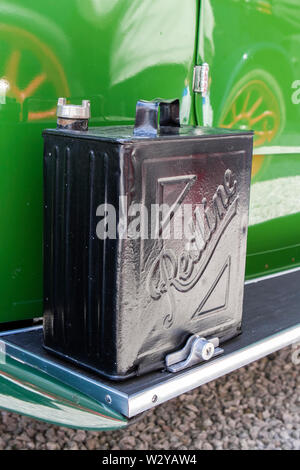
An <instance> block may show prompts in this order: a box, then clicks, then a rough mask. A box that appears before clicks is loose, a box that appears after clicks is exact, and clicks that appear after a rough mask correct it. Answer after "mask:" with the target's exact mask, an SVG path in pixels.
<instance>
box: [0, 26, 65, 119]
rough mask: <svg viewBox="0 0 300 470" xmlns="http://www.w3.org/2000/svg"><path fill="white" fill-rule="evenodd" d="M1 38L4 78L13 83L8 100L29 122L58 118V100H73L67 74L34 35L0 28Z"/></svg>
mask: <svg viewBox="0 0 300 470" xmlns="http://www.w3.org/2000/svg"><path fill="white" fill-rule="evenodd" d="M0 38H1V46H2V47H0V52H1V62H2V63H1V64H0V67H1V68H0V77H2V78H3V79H5V80H7V81H8V83H9V89H8V92H7V96H9V97H12V98H14V99H15V100H16V101H17V102H18V103H19V104H20V105H21V116H20V118H21V119H23V118H24V116H23V114H24V106H26V107H27V109H26V111H27V119H28V121H33V120H39V119H47V118H50V117H52V116H55V112H56V106H55V105H53V102H54V100H56V99H57V96H60V95H62V96H69V87H68V84H67V80H66V77H65V74H64V70H63V68H62V66H61V64H60V62H59V61H58V59H57V57H56V56H55V54H54V53H53V52H52V50H51V49H50V48H49V47H48V46H47V45H46V44H44V43H43V42H42V41H40V39H38V38H37V37H36V36H34V35H33V34H32V33H30V32H28V31H26V30H24V29H21V28H19V27H16V26H11V25H6V24H0ZM41 97H42V98H41ZM44 97H47V99H45V98H44ZM49 103H50V104H49Z"/></svg>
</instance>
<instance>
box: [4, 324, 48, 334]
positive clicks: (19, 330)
mask: <svg viewBox="0 0 300 470" xmlns="http://www.w3.org/2000/svg"><path fill="white" fill-rule="evenodd" d="M40 328H43V325H35V326H27V327H26V328H18V329H16V330H5V331H1V332H0V337H1V336H8V335H15V334H18V333H26V332H27V331H34V330H38V329H40Z"/></svg>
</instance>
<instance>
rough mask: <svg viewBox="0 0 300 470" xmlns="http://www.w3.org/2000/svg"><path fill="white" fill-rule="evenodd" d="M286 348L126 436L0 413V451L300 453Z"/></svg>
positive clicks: (297, 378) (295, 372) (299, 378)
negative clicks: (183, 450)
mask: <svg viewBox="0 0 300 470" xmlns="http://www.w3.org/2000/svg"><path fill="white" fill-rule="evenodd" d="M291 354H292V349H291V348H286V349H284V350H282V351H280V352H278V353H276V354H272V355H270V356H268V357H266V358H264V359H261V360H260V361H257V362H256V363H253V364H251V365H250V366H248V367H245V368H243V369H240V370H239V371H237V372H234V373H232V374H230V375H228V376H226V377H223V378H221V379H218V380H216V381H214V382H211V383H210V384H208V385H205V386H203V387H201V388H200V389H198V390H195V391H192V392H190V393H186V394H185V395H182V396H181V397H179V398H177V399H174V400H171V401H169V402H168V403H165V404H163V405H160V406H158V407H157V408H156V409H154V410H153V411H151V412H149V413H147V414H146V415H144V416H143V417H142V418H141V419H140V421H138V422H136V423H135V424H133V425H131V426H130V427H129V428H127V429H125V430H122V431H113V432H111V431H110V432H102V433H101V432H86V431H78V430H72V429H66V428H60V427H57V426H52V425H48V424H46V423H41V422H38V421H35V420H32V419H30V418H26V417H21V416H18V415H15V414H12V413H7V412H2V413H1V414H0V449H51V450H52V449H109V450H110V449H146V450H154V449H187V450H194V449H207V450H210V449H294V450H296V449H297V450H299V449H300V374H299V370H300V369H299V368H300V365H294V364H293V363H292V361H291Z"/></svg>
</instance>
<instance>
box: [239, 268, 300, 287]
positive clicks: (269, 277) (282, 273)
mask: <svg viewBox="0 0 300 470" xmlns="http://www.w3.org/2000/svg"><path fill="white" fill-rule="evenodd" d="M297 271H300V266H299V267H298V268H291V269H287V270H286V271H280V272H278V273H273V274H267V275H266V276H261V277H255V278H253V279H249V280H248V281H245V283H244V285H245V286H246V285H248V284H253V283H255V282H260V281H266V280H268V279H273V278H274V277H279V276H285V275H286V274H291V273H295V272H297Z"/></svg>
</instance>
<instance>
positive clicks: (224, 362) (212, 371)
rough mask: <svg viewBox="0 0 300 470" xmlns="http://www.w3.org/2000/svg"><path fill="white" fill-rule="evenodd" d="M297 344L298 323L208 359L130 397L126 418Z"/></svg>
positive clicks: (299, 327) (299, 330)
mask: <svg viewBox="0 0 300 470" xmlns="http://www.w3.org/2000/svg"><path fill="white" fill-rule="evenodd" d="M298 341H300V323H299V325H297V326H295V327H292V328H289V329H287V330H284V331H282V332H280V333H277V334H275V335H273V336H270V337H268V338H267V339H265V340H262V341H259V342H258V343H255V344H253V345H251V346H248V347H246V348H243V349H240V350H238V351H236V352H234V353H232V354H229V355H227V356H225V357H224V358H219V359H216V360H212V361H211V362H209V363H207V364H204V365H201V366H199V367H194V368H193V369H191V370H189V371H186V372H184V373H182V374H180V375H179V374H177V375H176V376H175V377H174V378H172V377H171V378H170V379H169V380H166V381H164V382H163V383H161V384H159V385H155V386H154V387H149V388H148V389H146V390H144V391H143V392H140V393H136V394H134V395H132V396H130V397H129V413H128V417H129V418H131V417H133V416H135V415H137V414H138V413H141V412H143V411H146V410H149V409H150V408H152V407H153V406H154V405H153V401H155V406H156V405H159V404H161V403H164V402H165V401H167V400H170V399H171V398H175V397H177V396H178V395H180V394H182V393H186V392H188V391H190V390H193V389H194V388H196V387H199V386H200V385H204V384H206V383H208V382H210V381H212V380H215V379H217V378H219V377H221V376H223V375H226V374H228V373H230V372H233V371H234V370H236V369H239V368H240V367H244V366H245V365H247V364H249V363H250V362H253V361H256V360H258V359H261V358H262V357H264V356H266V355H268V354H270V353H272V352H275V351H278V350H279V349H281V348H284V347H285V346H288V345H290V344H292V343H295V342H298Z"/></svg>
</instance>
